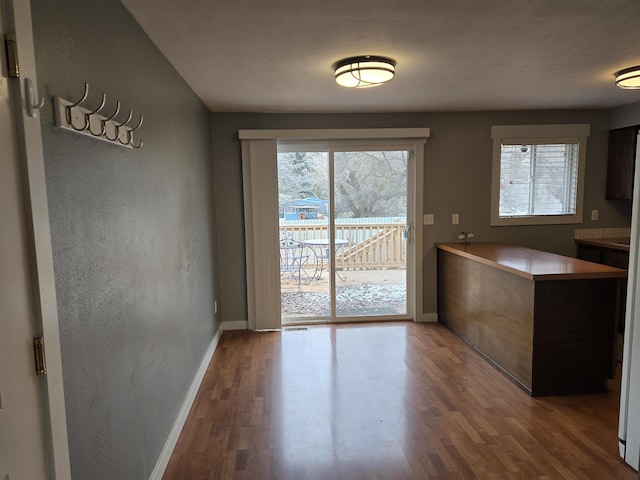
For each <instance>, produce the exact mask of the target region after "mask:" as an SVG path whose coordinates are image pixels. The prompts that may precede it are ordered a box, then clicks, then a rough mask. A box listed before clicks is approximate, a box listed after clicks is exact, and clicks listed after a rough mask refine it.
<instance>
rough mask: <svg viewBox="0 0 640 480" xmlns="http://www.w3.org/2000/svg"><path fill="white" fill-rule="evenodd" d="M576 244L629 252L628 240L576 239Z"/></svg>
mask: <svg viewBox="0 0 640 480" xmlns="http://www.w3.org/2000/svg"><path fill="white" fill-rule="evenodd" d="M575 242H576V243H580V244H583V245H592V246H594V247H600V248H610V249H612V250H622V251H624V252H628V251H629V245H630V243H629V238H576V239H575Z"/></svg>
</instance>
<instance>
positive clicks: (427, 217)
mask: <svg viewBox="0 0 640 480" xmlns="http://www.w3.org/2000/svg"><path fill="white" fill-rule="evenodd" d="M434 223H435V220H434V217H433V213H425V214H424V222H423V224H424V225H433V224H434Z"/></svg>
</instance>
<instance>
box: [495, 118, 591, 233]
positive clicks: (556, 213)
mask: <svg viewBox="0 0 640 480" xmlns="http://www.w3.org/2000/svg"><path fill="white" fill-rule="evenodd" d="M576 127H582V128H576ZM586 127H587V128H586V131H585V128H584V126H583V125H529V126H527V125H519V126H514V127H493V137H494V172H493V173H494V175H493V204H492V225H527V224H549V223H579V222H581V221H582V185H583V179H582V177H583V176H584V175H583V170H584V158H585V155H584V149H585V148H586V136H587V135H588V125H587V126H586ZM528 128H529V129H531V132H530V135H529V136H528V135H526V133H527V132H526V130H527V129H528ZM514 129H515V131H514ZM576 131H579V132H580V133H582V134H583V135H582V136H580V137H567V136H564V135H563V134H566V133H571V132H574V133H575V132H576ZM510 133H511V134H513V133H516V134H517V138H514V137H513V136H512V137H511V138H505V134H507V135H508V134H510ZM539 133H546V134H547V135H548V134H554V133H555V135H557V136H554V137H550V136H549V137H546V138H542V137H541V136H539V135H538V134H539Z"/></svg>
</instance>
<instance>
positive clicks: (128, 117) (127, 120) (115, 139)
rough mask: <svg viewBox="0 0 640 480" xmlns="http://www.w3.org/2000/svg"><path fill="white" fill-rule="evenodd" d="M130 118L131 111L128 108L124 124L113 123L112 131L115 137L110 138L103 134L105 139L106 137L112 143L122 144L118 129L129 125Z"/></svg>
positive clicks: (131, 115)
mask: <svg viewBox="0 0 640 480" xmlns="http://www.w3.org/2000/svg"><path fill="white" fill-rule="evenodd" d="M131 117H133V109H131V108H130V109H129V115H128V116H127V119H126V120H125V121H124V122H122V123H115V122H114V124H113V126H114V129H115V131H116V136H115V137H113V138H111V137H110V136H109V135H107V134H105V137H107V138H108V139H109V140H111V141H112V142H116V141H118V142H120V143H122V142H121V141H120V128H122V127H124V126H125V125H126V124H127V123H129V122H130V121H131ZM123 145H126V144H123Z"/></svg>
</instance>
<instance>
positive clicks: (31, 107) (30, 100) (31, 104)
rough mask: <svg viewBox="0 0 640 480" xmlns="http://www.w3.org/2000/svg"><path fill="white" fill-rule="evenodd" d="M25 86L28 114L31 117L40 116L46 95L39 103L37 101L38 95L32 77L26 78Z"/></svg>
mask: <svg viewBox="0 0 640 480" xmlns="http://www.w3.org/2000/svg"><path fill="white" fill-rule="evenodd" d="M24 88H25V90H26V94H27V114H28V115H29V116H30V117H33V118H35V117H37V116H38V110H40V109H41V108H42V107H44V97H42V98H41V99H40V102H39V103H36V102H37V101H38V96H37V95H36V93H35V89H34V88H33V82H32V81H31V79H30V78H25V79H24Z"/></svg>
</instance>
